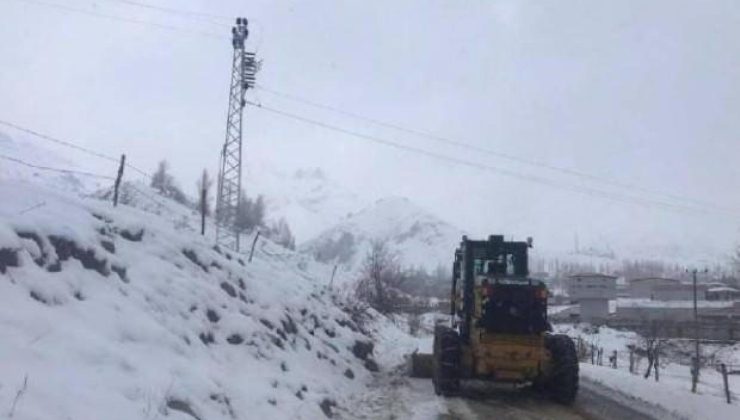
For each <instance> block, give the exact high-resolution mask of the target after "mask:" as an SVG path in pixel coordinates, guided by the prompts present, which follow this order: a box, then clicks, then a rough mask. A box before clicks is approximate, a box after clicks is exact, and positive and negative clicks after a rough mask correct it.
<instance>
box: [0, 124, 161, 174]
mask: <svg viewBox="0 0 740 420" xmlns="http://www.w3.org/2000/svg"><path fill="white" fill-rule="evenodd" d="M0 124H2V125H5V126H7V127H11V128H13V129H16V130H18V131H21V132H24V133H26V134H30V135H31V136H33V137H34V138H38V139H42V140H46V141H50V142H52V143H56V144H59V145H62V146H65V147H69V148H71V149H75V150H77V151H80V152H83V153H87V154H89V155H91V156H95V157H97V158H100V159H105V160H108V161H111V162H116V163H117V162H119V161H120V159H119V158H116V157H113V156H110V155H106V154H104V153H101V152H97V151H95V150H91V149H88V148H85V147H82V146H80V145H77V144H74V143H72V142H70V141H67V140H61V139H59V138H56V137H52V136H49V135H46V134H42V133H39V132H37V131H34V130H32V129H30V128H27V127H23V126H21V125H18V124H15V123H11V122H8V121H5V120H2V119H0ZM125 166H126V167H127V168H130V169H132V170H134V171H136V172H138V173H139V174H140V175H143V176H144V177H146V178H149V179H151V178H152V175H150V174H148V173H147V172H145V171H143V170H141V169H139V168H137V167H136V166H134V165H131V164H130V163H126V164H125Z"/></svg>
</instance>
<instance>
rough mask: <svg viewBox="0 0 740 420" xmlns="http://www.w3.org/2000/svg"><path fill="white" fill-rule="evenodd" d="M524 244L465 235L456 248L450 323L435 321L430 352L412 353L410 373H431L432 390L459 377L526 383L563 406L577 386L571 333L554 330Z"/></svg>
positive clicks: (443, 391)
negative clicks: (554, 331)
mask: <svg viewBox="0 0 740 420" xmlns="http://www.w3.org/2000/svg"><path fill="white" fill-rule="evenodd" d="M531 246H532V241H531V239H528V240H527V241H526V242H510V241H505V240H504V237H503V236H500V235H492V236H490V237H489V238H488V240H479V241H476V240H470V239H468V238H467V237H465V236H463V238H462V242H461V243H460V247H459V248H458V249H457V250H456V251H455V260H454V265H453V276H452V299H451V300H452V302H451V313H450V315H451V322H450V324H449V325H437V326H436V327H435V331H434V350H433V351H434V352H433V354H431V355H420V354H416V355H414V357H413V358H412V373H414V374H415V376H427V377H428V376H431V378H432V381H433V383H434V390H435V392H436V393H437V394H438V395H443V396H451V395H456V394H458V393H459V391H460V384H461V381H464V380H471V379H473V380H483V381H491V382H497V383H510V384H515V385H522V386H524V385H531V387H532V388H534V389H535V390H538V391H541V392H542V393H545V394H547V395H548V396H550V397H551V398H552V399H554V400H555V401H557V402H560V403H563V404H571V403H573V401H574V400H575V397H576V393H577V391H578V359H577V355H576V349H575V345H574V344H573V341H572V340H571V339H570V337H568V336H566V335H562V334H553V333H552V332H551V329H552V328H551V326H550V324H549V322H548V321H547V288H546V286H545V284H544V283H543V282H542V281H539V280H535V279H532V278H530V277H529V267H528V250H529V248H530V247H531Z"/></svg>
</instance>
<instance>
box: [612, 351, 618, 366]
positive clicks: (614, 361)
mask: <svg viewBox="0 0 740 420" xmlns="http://www.w3.org/2000/svg"><path fill="white" fill-rule="evenodd" d="M612 357H613V359H612V367H613V368H614V369H616V368H617V351H616V350H614V353H612Z"/></svg>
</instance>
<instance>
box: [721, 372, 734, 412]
mask: <svg viewBox="0 0 740 420" xmlns="http://www.w3.org/2000/svg"><path fill="white" fill-rule="evenodd" d="M720 367H721V368H722V380H723V381H724V383H725V397H727V404H732V399H731V398H730V383H729V382H728V381H727V365H725V364H724V363H722V364H721V365H720Z"/></svg>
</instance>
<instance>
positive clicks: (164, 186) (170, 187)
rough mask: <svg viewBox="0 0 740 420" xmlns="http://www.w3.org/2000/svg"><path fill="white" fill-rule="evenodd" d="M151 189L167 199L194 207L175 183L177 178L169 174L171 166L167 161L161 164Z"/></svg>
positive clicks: (153, 177)
mask: <svg viewBox="0 0 740 420" xmlns="http://www.w3.org/2000/svg"><path fill="white" fill-rule="evenodd" d="M150 185H151V187H152V188H155V189H157V190H158V191H159V193H160V194H162V195H163V196H165V197H169V198H171V199H173V200H175V201H177V202H178V203H180V204H186V205H192V202H191V201H189V200H188V197H187V196H186V195H185V193H184V192H183V191H182V190H181V189H180V187H179V186H178V185H177V183H176V182H175V178H173V177H172V175H170V173H169V164H168V163H167V161H166V160H162V161H160V162H159V165H158V166H157V171H156V172H155V173H154V175H152V180H151V184H150Z"/></svg>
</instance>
